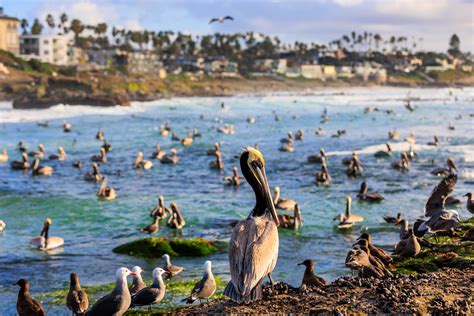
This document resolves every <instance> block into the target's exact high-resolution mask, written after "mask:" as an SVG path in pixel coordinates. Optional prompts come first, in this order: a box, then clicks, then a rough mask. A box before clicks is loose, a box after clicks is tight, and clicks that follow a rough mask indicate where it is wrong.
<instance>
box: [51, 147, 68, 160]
mask: <svg viewBox="0 0 474 316" xmlns="http://www.w3.org/2000/svg"><path fill="white" fill-rule="evenodd" d="M66 158H67V154H66V151H65V150H64V148H62V147H59V148H58V153H57V154H52V155H50V156H49V159H51V160H59V161H64V160H66Z"/></svg>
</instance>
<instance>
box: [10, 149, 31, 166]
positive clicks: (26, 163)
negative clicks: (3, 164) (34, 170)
mask: <svg viewBox="0 0 474 316" xmlns="http://www.w3.org/2000/svg"><path fill="white" fill-rule="evenodd" d="M10 166H11V167H12V169H14V170H28V169H29V168H30V162H29V161H28V155H27V154H26V153H25V152H23V153H22V154H21V160H14V161H12V162H11V163H10Z"/></svg>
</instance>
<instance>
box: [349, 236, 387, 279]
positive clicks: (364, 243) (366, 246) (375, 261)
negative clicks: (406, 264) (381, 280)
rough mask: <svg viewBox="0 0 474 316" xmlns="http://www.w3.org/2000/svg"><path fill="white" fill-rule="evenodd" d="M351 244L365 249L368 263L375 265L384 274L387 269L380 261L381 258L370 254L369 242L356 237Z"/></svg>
mask: <svg viewBox="0 0 474 316" xmlns="http://www.w3.org/2000/svg"><path fill="white" fill-rule="evenodd" d="M353 246H355V247H360V249H362V250H363V251H365V252H366V253H367V256H368V257H369V262H370V264H371V265H372V266H374V267H376V268H377V269H378V270H379V271H380V272H381V273H382V274H383V275H385V274H386V271H387V269H386V267H385V264H384V263H383V262H382V260H380V259H379V258H378V257H376V256H374V255H373V254H372V251H371V250H370V248H369V242H368V241H367V240H366V239H357V241H356V243H355V244H354V245H353Z"/></svg>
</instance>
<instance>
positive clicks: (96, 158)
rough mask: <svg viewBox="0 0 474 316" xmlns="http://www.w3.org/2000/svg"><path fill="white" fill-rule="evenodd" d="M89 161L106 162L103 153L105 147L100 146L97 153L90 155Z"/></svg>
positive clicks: (105, 156)
mask: <svg viewBox="0 0 474 316" xmlns="http://www.w3.org/2000/svg"><path fill="white" fill-rule="evenodd" d="M91 161H93V162H101V163H107V155H106V153H105V149H104V148H102V147H101V148H100V152H99V154H98V155H93V156H91Z"/></svg>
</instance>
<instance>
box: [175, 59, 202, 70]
mask: <svg viewBox="0 0 474 316" xmlns="http://www.w3.org/2000/svg"><path fill="white" fill-rule="evenodd" d="M175 65H177V66H179V67H181V69H182V70H184V71H192V72H195V71H199V70H202V69H204V66H205V62H204V58H202V57H194V56H192V57H189V56H178V57H177V58H176V61H175Z"/></svg>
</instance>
